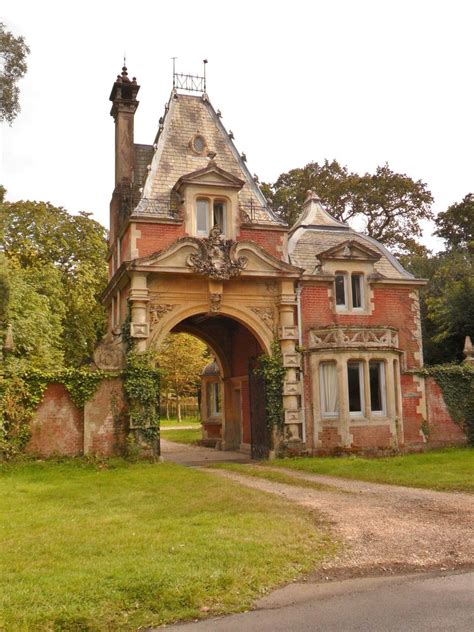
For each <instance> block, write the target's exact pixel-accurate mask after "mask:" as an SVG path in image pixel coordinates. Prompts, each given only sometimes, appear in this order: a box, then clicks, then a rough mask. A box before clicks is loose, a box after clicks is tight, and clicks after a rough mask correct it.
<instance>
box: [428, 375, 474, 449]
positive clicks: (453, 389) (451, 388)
mask: <svg viewBox="0 0 474 632" xmlns="http://www.w3.org/2000/svg"><path fill="white" fill-rule="evenodd" d="M419 373H420V375H424V376H426V377H428V376H431V377H433V378H434V379H435V380H436V383H437V384H438V386H439V387H440V388H441V392H442V393H443V399H444V401H445V403H446V406H447V408H448V411H449V414H450V415H451V418H452V420H453V421H454V422H456V423H457V424H459V425H460V426H461V427H462V428H463V430H464V431H465V432H466V435H467V438H468V441H469V444H470V445H474V367H472V366H471V365H469V364H467V363H464V364H444V365H442V364H440V365H436V366H430V367H424V368H423V369H421V371H420V372H419Z"/></svg>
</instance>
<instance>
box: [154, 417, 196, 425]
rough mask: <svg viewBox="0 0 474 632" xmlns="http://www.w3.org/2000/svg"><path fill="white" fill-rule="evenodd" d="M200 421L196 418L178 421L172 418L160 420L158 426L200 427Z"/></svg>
mask: <svg viewBox="0 0 474 632" xmlns="http://www.w3.org/2000/svg"><path fill="white" fill-rule="evenodd" d="M200 425H201V420H200V419H198V418H197V417H190V418H189V419H188V418H185V419H182V420H181V421H178V420H177V419H176V417H172V418H171V419H163V418H161V419H160V426H161V427H162V428H166V426H200Z"/></svg>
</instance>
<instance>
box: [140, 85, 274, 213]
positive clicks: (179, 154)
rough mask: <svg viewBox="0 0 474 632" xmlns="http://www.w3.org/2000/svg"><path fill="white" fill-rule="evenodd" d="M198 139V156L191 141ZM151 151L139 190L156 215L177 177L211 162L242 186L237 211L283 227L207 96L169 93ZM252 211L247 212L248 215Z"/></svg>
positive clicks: (165, 204)
mask: <svg viewBox="0 0 474 632" xmlns="http://www.w3.org/2000/svg"><path fill="white" fill-rule="evenodd" d="M197 137H200V138H201V139H202V140H203V141H204V142H201V146H202V151H196V149H195V146H194V145H193V139H195V138H197ZM154 147H155V152H154V156H153V159H152V161H151V165H150V169H149V172H148V176H147V178H146V181H145V185H144V188H143V197H144V198H145V199H148V200H154V201H156V203H155V204H154V208H156V209H158V214H159V215H166V212H167V208H169V201H170V196H171V192H172V190H173V188H174V187H175V185H176V183H177V182H178V180H179V179H180V178H182V177H183V176H185V175H186V174H192V173H198V172H199V171H200V170H203V169H207V168H208V166H209V159H210V158H211V161H214V163H215V165H216V166H217V168H218V169H221V170H222V171H223V172H226V173H228V174H229V175H230V176H232V177H234V178H235V179H236V180H240V181H242V183H243V184H242V186H241V188H240V191H239V193H238V196H239V204H240V207H241V210H242V211H243V212H244V213H247V215H252V219H253V221H254V222H255V223H265V224H268V223H271V224H281V223H282V222H281V221H280V220H279V219H278V218H277V217H276V216H275V215H274V214H273V213H272V211H271V210H270V209H269V208H268V205H267V201H266V199H265V197H264V195H263V194H262V192H261V191H260V189H259V187H258V185H257V183H256V182H255V180H254V178H253V177H252V176H251V174H250V172H249V170H248V168H247V166H246V164H245V159H244V157H243V156H241V155H240V154H239V152H238V151H237V148H236V147H235V145H234V143H233V142H232V137H231V135H230V134H229V133H228V132H227V131H226V129H225V128H224V126H223V124H222V121H221V118H220V116H218V115H217V113H216V112H215V110H214V108H213V107H212V105H211V103H210V102H209V99H208V97H207V95H205V94H203V95H202V96H194V95H188V94H178V93H176V92H175V91H174V92H172V93H171V97H170V100H169V102H168V104H167V105H166V106H165V115H164V117H162V118H161V119H160V126H159V130H158V134H157V136H156V139H155V145H154ZM249 209H251V213H250V212H249Z"/></svg>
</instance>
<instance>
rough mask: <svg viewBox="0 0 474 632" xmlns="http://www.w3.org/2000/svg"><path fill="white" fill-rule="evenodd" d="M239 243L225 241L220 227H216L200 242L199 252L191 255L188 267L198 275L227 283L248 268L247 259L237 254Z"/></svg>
mask: <svg viewBox="0 0 474 632" xmlns="http://www.w3.org/2000/svg"><path fill="white" fill-rule="evenodd" d="M236 245H237V242H235V241H233V240H232V239H224V238H223V237H222V233H221V231H220V228H219V227H218V226H214V228H212V229H211V232H210V233H209V237H206V238H204V239H200V240H199V252H198V253H196V254H193V255H190V256H189V258H188V260H187V265H188V266H190V267H191V268H192V269H193V270H194V271H195V272H197V273H198V274H202V275H204V276H207V277H209V278H210V279H216V280H218V281H225V280H227V279H230V278H232V277H236V276H239V274H240V273H241V272H242V270H244V269H245V267H246V266H247V258H246V257H238V256H237V255H236V254H235V246H236Z"/></svg>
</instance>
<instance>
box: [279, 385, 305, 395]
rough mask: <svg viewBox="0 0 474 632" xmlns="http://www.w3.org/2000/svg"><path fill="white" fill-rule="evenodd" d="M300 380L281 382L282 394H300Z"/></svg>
mask: <svg viewBox="0 0 474 632" xmlns="http://www.w3.org/2000/svg"><path fill="white" fill-rule="evenodd" d="M300 393H301V382H285V383H284V384H283V395H300Z"/></svg>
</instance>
